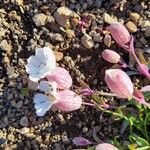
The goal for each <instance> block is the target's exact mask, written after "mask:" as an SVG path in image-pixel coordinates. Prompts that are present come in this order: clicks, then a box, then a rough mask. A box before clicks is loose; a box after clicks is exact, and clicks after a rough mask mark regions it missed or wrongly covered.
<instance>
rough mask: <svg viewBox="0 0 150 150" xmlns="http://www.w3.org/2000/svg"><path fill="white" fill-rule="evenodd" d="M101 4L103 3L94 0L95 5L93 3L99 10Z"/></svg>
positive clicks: (99, 0) (100, 0) (101, 0)
mask: <svg viewBox="0 0 150 150" xmlns="http://www.w3.org/2000/svg"><path fill="white" fill-rule="evenodd" d="M102 2H103V0H96V1H95V3H94V5H95V7H96V8H100V7H101V5H102Z"/></svg>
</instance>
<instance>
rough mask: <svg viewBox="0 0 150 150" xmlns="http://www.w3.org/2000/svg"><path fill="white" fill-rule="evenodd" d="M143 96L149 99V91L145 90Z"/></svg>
mask: <svg viewBox="0 0 150 150" xmlns="http://www.w3.org/2000/svg"><path fill="white" fill-rule="evenodd" d="M144 97H145V99H148V100H150V92H145V93H144Z"/></svg>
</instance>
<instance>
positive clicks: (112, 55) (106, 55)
mask: <svg viewBox="0 0 150 150" xmlns="http://www.w3.org/2000/svg"><path fill="white" fill-rule="evenodd" d="M102 57H103V59H105V60H106V61H108V62H110V63H114V64H115V63H118V62H119V61H120V58H121V57H120V55H119V54H118V53H117V52H115V51H112V50H109V49H105V50H104V51H103V52H102Z"/></svg>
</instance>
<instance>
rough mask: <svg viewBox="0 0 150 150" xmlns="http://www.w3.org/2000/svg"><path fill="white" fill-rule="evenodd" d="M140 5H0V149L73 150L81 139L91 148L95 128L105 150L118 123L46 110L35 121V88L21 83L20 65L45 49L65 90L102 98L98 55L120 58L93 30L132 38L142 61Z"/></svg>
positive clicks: (145, 24) (83, 0)
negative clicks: (62, 72)
mask: <svg viewBox="0 0 150 150" xmlns="http://www.w3.org/2000/svg"><path fill="white" fill-rule="evenodd" d="M148 3H149V1H148V0H141V1H140V0H133V1H132V2H130V1H118V0H110V1H104V0H79V1H77V0H66V1H64V0H51V1H48V0H43V1H41V0H36V1H23V0H11V1H10V0H5V1H4V2H3V3H0V62H1V66H0V116H1V117H0V149H4V150H8V149H19V150H20V149H25V150H29V149H34V150H57V149H58V150H59V149H60V150H72V149H77V148H78V147H76V146H75V145H73V143H72V139H73V138H74V137H76V136H80V135H81V136H82V137H86V138H87V139H89V140H91V141H93V130H94V129H95V128H96V129H97V136H98V137H99V138H100V139H101V140H103V141H105V142H107V141H108V140H109V139H113V138H114V137H115V136H117V135H119V134H120V128H121V125H120V122H118V121H114V119H113V118H112V117H111V116H109V115H107V114H105V113H104V114H103V115H102V113H101V111H99V110H97V109H94V108H92V107H88V106H86V107H85V106H83V107H82V108H81V109H80V110H77V111H74V112H70V113H63V112H60V111H58V110H55V109H54V108H53V109H52V110H50V111H48V112H47V113H46V114H45V115H44V116H43V117H37V116H36V114H35V108H34V103H33V95H34V93H36V92H35V91H36V90H37V88H38V83H33V82H31V81H29V79H28V75H27V74H26V72H25V64H26V62H27V58H28V57H29V56H31V55H32V54H34V52H35V48H37V47H43V46H48V47H50V48H51V49H53V50H54V53H55V56H56V60H57V65H60V66H62V67H65V68H66V69H67V70H69V72H70V74H71V76H72V78H73V85H74V86H73V87H72V88H75V87H81V86H83V87H84V86H85V85H83V84H82V83H81V80H83V81H84V82H85V83H87V84H88V85H89V86H90V87H91V88H92V89H97V90H105V91H108V89H107V87H106V85H105V83H104V80H103V79H104V71H105V69H106V68H109V67H110V64H109V65H108V64H107V63H106V62H105V61H104V60H102V59H101V56H100V55H101V52H102V51H103V50H104V49H106V48H108V47H110V49H113V50H116V51H118V52H119V53H120V54H121V55H122V58H125V59H126V58H127V56H126V54H125V53H124V52H123V51H122V50H121V49H120V48H119V47H118V46H117V47H116V45H115V43H114V41H113V39H111V37H110V35H106V34H105V33H103V32H101V29H102V28H103V27H104V29H105V27H106V26H107V25H109V24H111V23H114V22H120V23H123V24H125V25H126V27H127V28H128V30H129V32H131V33H134V37H135V46H136V48H137V49H143V50H145V52H147V53H146V56H147V57H150V56H149V51H150V50H149V49H150V44H149V43H150V40H149V37H150V13H149V11H148V10H149V9H150V6H149V5H148ZM80 21H81V22H80ZM84 21H85V25H83V23H84ZM135 79H136V78H135ZM142 79H143V78H141V77H140V78H139V82H140V85H147V84H149V83H150V81H148V80H146V79H144V80H142ZM136 81H137V80H136ZM142 81H143V82H142ZM83 100H85V101H88V98H87V97H86V98H84V97H83ZM116 127H117V128H116ZM85 148H87V147H85Z"/></svg>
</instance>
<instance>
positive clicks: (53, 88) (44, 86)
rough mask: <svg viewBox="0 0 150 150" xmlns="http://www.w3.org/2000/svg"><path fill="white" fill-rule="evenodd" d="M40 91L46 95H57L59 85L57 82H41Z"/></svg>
mask: <svg viewBox="0 0 150 150" xmlns="http://www.w3.org/2000/svg"><path fill="white" fill-rule="evenodd" d="M39 90H41V91H43V92H45V93H49V94H53V95H56V92H57V84H56V82H47V81H41V82H40V84H39Z"/></svg>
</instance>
